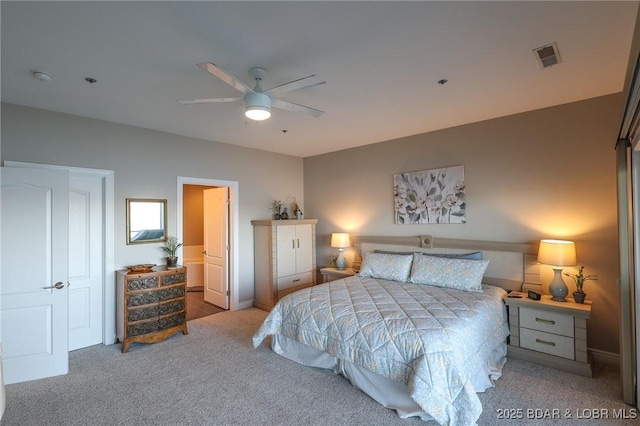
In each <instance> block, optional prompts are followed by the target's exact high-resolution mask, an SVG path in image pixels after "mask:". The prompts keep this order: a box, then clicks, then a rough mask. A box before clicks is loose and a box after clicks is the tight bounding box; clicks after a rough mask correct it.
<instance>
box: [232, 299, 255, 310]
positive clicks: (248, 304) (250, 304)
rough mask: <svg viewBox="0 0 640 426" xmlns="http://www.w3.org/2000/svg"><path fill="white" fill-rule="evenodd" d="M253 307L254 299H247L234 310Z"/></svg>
mask: <svg viewBox="0 0 640 426" xmlns="http://www.w3.org/2000/svg"><path fill="white" fill-rule="evenodd" d="M252 307H253V299H251V300H246V301H244V302H240V303H238V304H237V305H236V308H235V309H234V311H240V310H242V309H249V308H252Z"/></svg>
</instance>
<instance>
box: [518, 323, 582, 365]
mask: <svg viewBox="0 0 640 426" xmlns="http://www.w3.org/2000/svg"><path fill="white" fill-rule="evenodd" d="M520 346H521V347H523V348H526V349H531V350H534V351H537V352H543V353H546V354H550V355H555V356H559V357H562V358H568V359H574V358H575V356H574V353H575V350H574V340H573V339H572V338H570V337H566V336H558V335H557V334H551V333H545V332H542V331H536V330H529V329H528V328H521V329H520Z"/></svg>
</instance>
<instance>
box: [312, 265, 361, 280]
mask: <svg viewBox="0 0 640 426" xmlns="http://www.w3.org/2000/svg"><path fill="white" fill-rule="evenodd" d="M320 273H321V274H322V282H323V283H328V282H329V281H335V280H339V279H340V278H346V277H352V276H354V275H355V274H356V273H355V272H354V271H353V269H351V268H345V269H344V270H342V271H341V270H339V269H338V268H322V269H320Z"/></svg>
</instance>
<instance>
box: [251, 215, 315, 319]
mask: <svg viewBox="0 0 640 426" xmlns="http://www.w3.org/2000/svg"><path fill="white" fill-rule="evenodd" d="M317 223H318V220H317V219H299V220H253V221H251V224H252V225H253V235H254V259H255V265H254V271H255V272H254V273H255V299H254V303H253V304H254V306H255V307H256V308H260V309H264V310H270V309H271V308H273V306H274V305H275V304H276V302H278V300H280V299H281V298H283V297H284V296H286V295H287V294H289V293H293V292H294V291H297V290H300V289H302V288H305V287H311V286H312V285H315V284H316V279H317V278H316V273H315V270H316V224H317Z"/></svg>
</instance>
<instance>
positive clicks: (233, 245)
mask: <svg viewBox="0 0 640 426" xmlns="http://www.w3.org/2000/svg"><path fill="white" fill-rule="evenodd" d="M177 181H178V183H177V186H178V187H177V203H176V204H177V205H176V210H177V211H176V234H177V237H178V240H180V241H182V240H183V238H182V237H183V229H182V228H183V221H184V217H183V209H184V196H183V187H184V185H196V186H198V185H199V186H218V187H220V186H225V187H227V188H229V210H230V211H229V246H230V250H229V291H230V293H231V294H230V295H229V310H231V311H236V310H239V309H244V308H246V306H241V304H240V300H239V295H240V283H239V277H240V270H239V262H238V261H237V260H236V259H239V258H240V256H239V247H238V241H240V239H239V235H240V229H239V225H238V224H239V223H240V221H239V220H238V214H239V213H238V210H239V209H238V199H239V196H238V186H239V184H238V182H237V181H231V180H220V179H205V178H195V177H187V176H178V179H177ZM180 251H182V248H180ZM180 255H181V256H182V253H180Z"/></svg>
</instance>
